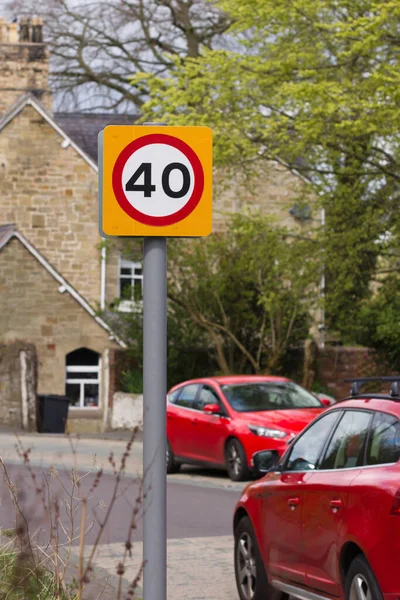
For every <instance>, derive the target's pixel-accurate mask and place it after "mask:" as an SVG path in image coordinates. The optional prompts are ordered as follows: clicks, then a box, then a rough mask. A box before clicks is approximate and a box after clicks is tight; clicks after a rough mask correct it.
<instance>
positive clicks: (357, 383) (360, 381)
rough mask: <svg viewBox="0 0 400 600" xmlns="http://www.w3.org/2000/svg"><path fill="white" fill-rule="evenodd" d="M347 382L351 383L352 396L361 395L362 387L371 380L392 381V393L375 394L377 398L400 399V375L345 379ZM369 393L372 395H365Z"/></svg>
mask: <svg viewBox="0 0 400 600" xmlns="http://www.w3.org/2000/svg"><path fill="white" fill-rule="evenodd" d="M344 381H345V383H351V388H350V396H351V397H352V398H354V397H357V396H360V395H361V394H360V390H361V387H362V386H363V385H364V384H365V383H369V382H370V381H383V382H385V381H386V382H388V383H391V386H390V395H389V396H388V395H385V394H374V396H376V397H377V398H382V399H385V398H386V399H387V400H400V375H394V376H392V377H357V378H354V379H344ZM366 395H368V396H369V397H372V396H373V395H372V394H364V395H363V396H364V397H365V396H366Z"/></svg>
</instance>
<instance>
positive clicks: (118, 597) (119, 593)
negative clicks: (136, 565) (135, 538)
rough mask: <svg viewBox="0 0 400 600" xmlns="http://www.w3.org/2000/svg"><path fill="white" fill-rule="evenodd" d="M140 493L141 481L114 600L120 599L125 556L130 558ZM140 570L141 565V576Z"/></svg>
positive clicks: (119, 567) (141, 488) (119, 566)
mask: <svg viewBox="0 0 400 600" xmlns="http://www.w3.org/2000/svg"><path fill="white" fill-rule="evenodd" d="M142 491H143V480H141V482H140V486H139V493H138V497H137V498H136V502H135V506H134V508H133V510H132V518H131V522H130V525H129V533H128V537H127V540H126V542H125V549H124V556H123V559H122V561H121V563H120V564H119V565H118V575H119V580H118V592H117V598H116V600H120V599H121V594H122V578H123V576H124V573H125V564H126V559H127V556H128V554H129V556H132V532H133V530H134V529H136V519H137V515H138V513H139V507H140V505H141V503H142V502H141V497H142ZM142 569H143V563H142V566H141V569H140V572H139V573H140V574H141V571H142ZM135 581H136V580H135ZM138 581H139V580H138ZM136 585H137V582H136ZM135 587H136V586H135Z"/></svg>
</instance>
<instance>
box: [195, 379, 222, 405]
mask: <svg viewBox="0 0 400 600" xmlns="http://www.w3.org/2000/svg"><path fill="white" fill-rule="evenodd" d="M206 404H218V406H221V401H220V399H219V397H218V395H217V392H215V391H214V390H213V389H212V388H210V387H209V386H207V385H203V387H202V388H201V391H200V394H199V398H198V400H197V408H198V409H199V410H203V408H204V407H205V406H206Z"/></svg>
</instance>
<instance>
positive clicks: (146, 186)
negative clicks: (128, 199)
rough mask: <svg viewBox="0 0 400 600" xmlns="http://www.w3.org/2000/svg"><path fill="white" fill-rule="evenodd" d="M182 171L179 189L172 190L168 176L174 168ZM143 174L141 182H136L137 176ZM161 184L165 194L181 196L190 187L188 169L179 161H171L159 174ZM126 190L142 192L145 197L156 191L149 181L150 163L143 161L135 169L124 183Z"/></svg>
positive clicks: (149, 196)
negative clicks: (160, 174)
mask: <svg viewBox="0 0 400 600" xmlns="http://www.w3.org/2000/svg"><path fill="white" fill-rule="evenodd" d="M175 169H176V170H177V171H180V172H181V173H182V187H181V189H180V190H176V191H174V190H172V189H171V186H170V184H169V178H170V175H171V173H172V171H174V170H175ZM141 175H143V176H144V178H143V183H136V182H137V180H138V179H139V177H140V176H141ZM161 185H162V189H163V190H164V192H165V194H166V195H167V196H169V197H170V198H182V197H183V196H185V195H186V194H187V193H188V191H189V188H190V173H189V169H188V168H187V167H186V166H185V165H183V164H182V163H179V162H173V163H170V164H169V165H167V166H166V167H165V169H164V171H163V173H162V176H161ZM125 190H126V191H127V192H143V193H144V197H145V198H151V194H152V192H155V191H156V186H155V185H153V184H152V183H151V163H147V162H144V163H142V164H141V165H140V167H138V168H137V169H136V171H135V172H134V174H133V175H132V177H131V178H130V179H129V181H127V183H126V185H125Z"/></svg>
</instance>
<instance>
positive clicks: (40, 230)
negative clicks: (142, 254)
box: [0, 106, 101, 302]
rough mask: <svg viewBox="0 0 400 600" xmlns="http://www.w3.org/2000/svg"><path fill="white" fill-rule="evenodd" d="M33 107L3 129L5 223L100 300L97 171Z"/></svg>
mask: <svg viewBox="0 0 400 600" xmlns="http://www.w3.org/2000/svg"><path fill="white" fill-rule="evenodd" d="M62 142H63V138H62V137H61V136H60V135H59V134H58V133H57V132H56V131H55V130H54V129H53V128H52V127H51V126H50V125H49V123H48V122H47V121H45V119H43V118H42V117H41V115H39V114H38V113H37V111H36V110H35V109H34V108H32V107H31V106H26V107H25V108H24V109H23V110H22V112H20V113H19V114H18V115H17V116H16V117H15V118H14V119H13V120H12V121H11V122H10V123H8V125H6V127H5V128H4V129H2V131H1V133H0V215H1V222H2V223H3V224H5V223H15V224H16V225H17V227H18V230H19V231H20V232H21V233H22V234H23V235H25V237H26V238H27V239H28V240H29V241H30V242H31V243H32V244H33V245H34V246H35V247H36V248H37V249H38V250H39V252H40V253H41V254H43V256H45V257H46V258H47V260H48V261H49V262H50V263H51V264H52V265H53V266H54V267H55V268H56V269H57V270H58V271H59V272H60V273H61V274H62V275H63V276H64V277H65V278H66V279H67V280H68V281H69V282H70V283H71V285H73V286H74V287H75V288H76V289H77V290H78V291H79V292H80V293H81V294H82V295H83V296H84V297H85V298H86V299H87V300H88V301H89V302H99V300H100V242H101V238H100V235H99V233H98V224H97V221H98V205H97V173H96V172H95V170H94V169H93V168H92V167H91V166H90V165H89V164H88V163H87V162H86V161H85V160H84V159H83V158H82V156H80V155H79V154H78V153H77V151H76V150H74V149H73V148H72V147H71V146H68V147H67V148H63V147H62Z"/></svg>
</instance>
